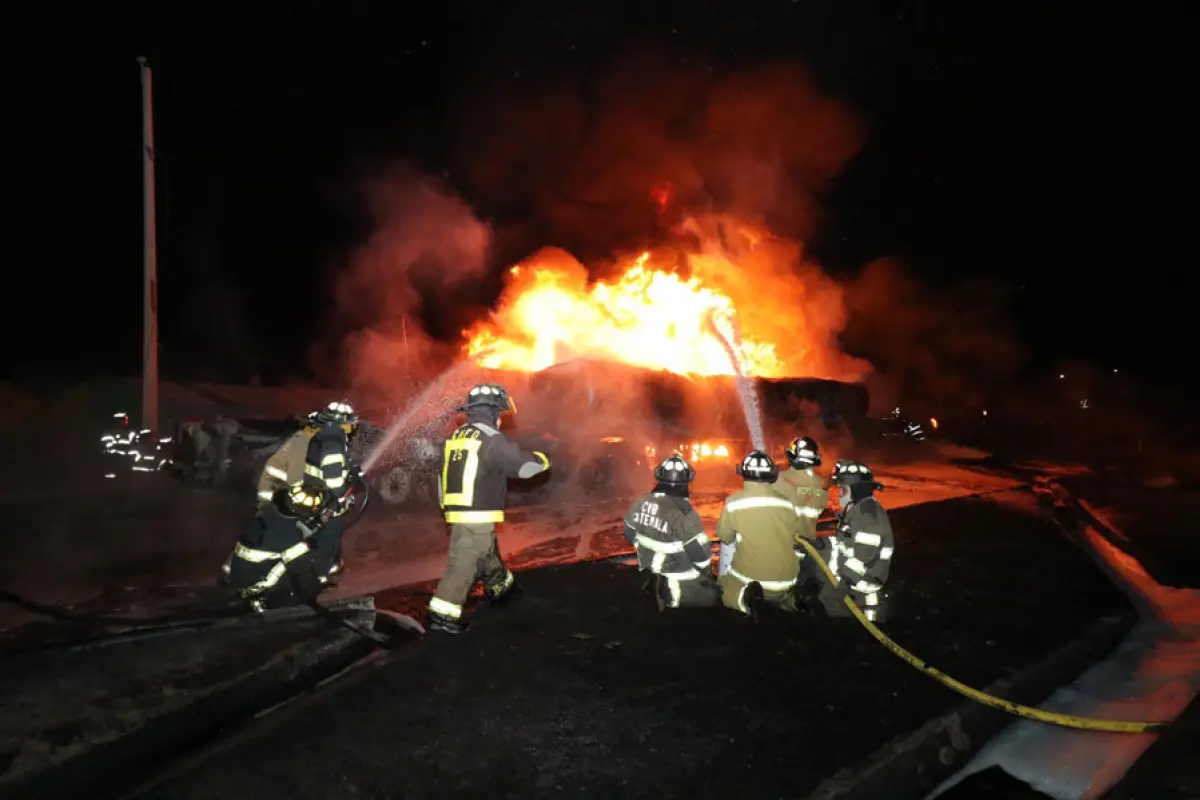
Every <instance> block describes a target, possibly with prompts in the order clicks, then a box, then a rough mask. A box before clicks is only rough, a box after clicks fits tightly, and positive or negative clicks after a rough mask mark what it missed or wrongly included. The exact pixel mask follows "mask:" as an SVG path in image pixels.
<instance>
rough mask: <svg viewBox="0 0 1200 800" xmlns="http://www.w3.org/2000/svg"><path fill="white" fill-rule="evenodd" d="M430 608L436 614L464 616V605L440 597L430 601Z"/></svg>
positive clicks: (455, 617)
mask: <svg viewBox="0 0 1200 800" xmlns="http://www.w3.org/2000/svg"><path fill="white" fill-rule="evenodd" d="M429 610H430V611H432V612H433V613H434V614H441V615H442V616H444V617H452V618H454V619H458V618H459V617H461V616H462V606H460V605H455V604H454V603H451V602H450V601H448V600H443V599H442V598H440V597H434V598H433V599H431V600H430V601H429Z"/></svg>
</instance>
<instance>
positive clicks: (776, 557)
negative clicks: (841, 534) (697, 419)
mask: <svg viewBox="0 0 1200 800" xmlns="http://www.w3.org/2000/svg"><path fill="white" fill-rule="evenodd" d="M737 473H738V475H739V476H741V478H742V480H743V488H742V490H741V491H740V492H734V493H733V494H731V495H729V497H727V498H726V499H725V507H724V508H723V509H721V518H720V519H719V520H718V521H717V539H719V540H720V542H721V558H720V565H719V567H718V573H719V574H720V577H719V578H718V583H719V584H720V586H721V602H722V603H724V604H725V605H726V606H727V607H729V608H732V609H734V610H736V611H741V612H742V613H743V614H751V615H752V616H753V615H756V614H757V605H758V603H760V602H762V601H765V602H767V603H770V604H772V605H774V606H777V607H778V608H781V609H783V610H785V611H795V610H796V597H795V592H794V590H795V586H796V577H797V574H798V571H799V560H798V559H797V558H796V551H795V541H796V536H797V534H798V533H799V520H800V519H801V518H802V512H801V510H800V507H799V506H797V505H796V504H795V503H793V502H792V501H791V500H789V499H788V498H787V497H784V496H783V495H782V494H780V493H779V492H778V491H776V485H775V483H776V480H777V479H778V477H779V469H778V468H777V467H776V466H775V462H774V461H772V460H771V457H770V456H768V455H767V454H766V453H764V452H762V451H761V450H754V451H752V452H751V453H750V454H749V455H747V456H746V457H745V458H744V459H743V460H742V463H741V464H739V465H738V467H737Z"/></svg>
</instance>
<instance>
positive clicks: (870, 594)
mask: <svg viewBox="0 0 1200 800" xmlns="http://www.w3.org/2000/svg"><path fill="white" fill-rule="evenodd" d="M829 544H830V545H832V546H830V547H826V548H825V549H824V550H823V551H821V556H822V557H823V558H825V559H826V563H829V566H830V569H831V570H833V571H834V572H835V574H836V570H837V566H838V562H839V561H840V560H841V556H842V553H841V552H840V550H841V548H840V547H839V546H838V544H837V542H834V541H830V542H829ZM806 560H807V559H806ZM802 573H803V577H804V578H811V579H812V580H815V581H816V582H817V583H818V584H820V587H821V589H820V591H819V592H818V593H817V602H819V603H820V604H821V607H822V608H824V609H825V613H826V614H828V615H829V616H831V617H849V616H851V614H850V609H848V608H846V604H845V603H843V602H842V599H841V597H840V596H839V594H838V591H837V589H836V588H835V587H834V585H833V584H832V583H830V582H829V579H828V578H826V577H825V571H824V570H822V569H821V568H820V567H818V566H817V565H815V564H812V565H809V564H805V565H804V566H803V568H802ZM846 582H847V583H848V586H847V587H846V588H847V594H848V595H849V597H850V599H851V600H853V601H854V604H855V605H857V606H858V607H859V608H861V609H862V611H863V615H864V616H865V617H866V618H867V619H869V620H870V621H871V622H884V621H885V620H886V614H887V594H886V592H884V589H883V584H881V583H880V582H878V581H874V580H871V579H870V578H862V579H859V580H855V581H853V582H849V581H846Z"/></svg>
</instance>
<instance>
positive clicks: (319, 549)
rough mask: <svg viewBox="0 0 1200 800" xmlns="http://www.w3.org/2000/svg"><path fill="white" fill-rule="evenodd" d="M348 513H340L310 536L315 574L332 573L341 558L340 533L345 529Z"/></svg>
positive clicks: (326, 574) (325, 574) (324, 574)
mask: <svg viewBox="0 0 1200 800" xmlns="http://www.w3.org/2000/svg"><path fill="white" fill-rule="evenodd" d="M348 518H349V515H348V514H341V515H340V516H336V517H334V518H333V519H331V520H329V521H328V522H326V523H325V524H324V525H322V526H321V527H319V528H318V529H317V531H316V533H314V534H313V537H312V542H311V544H312V549H313V558H314V559H315V561H316V569H317V574H318V575H322V576H328V575H332V574H334V573H335V572H336V571H337V566H338V564H340V563H341V560H342V534H343V533H345V531H346V522H347V520H348Z"/></svg>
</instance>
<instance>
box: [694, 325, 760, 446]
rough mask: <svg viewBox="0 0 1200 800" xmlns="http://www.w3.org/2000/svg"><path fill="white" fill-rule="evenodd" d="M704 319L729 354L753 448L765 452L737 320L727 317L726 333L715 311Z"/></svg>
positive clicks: (753, 388)
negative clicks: (745, 368)
mask: <svg viewBox="0 0 1200 800" xmlns="http://www.w3.org/2000/svg"><path fill="white" fill-rule="evenodd" d="M705 321H706V322H707V323H708V327H709V328H711V329H712V332H713V334H714V335H715V336H716V337H717V341H719V342H720V343H721V346H722V347H724V348H725V352H726V354H727V355H728V356H729V363H730V364H731V365H732V366H733V374H734V381H735V383H736V385H737V391H738V399H739V400H741V403H742V414H744V415H745V417H746V430H748V431H749V432H750V439H751V441H753V442H754V449H755V450H762V451H763V452H766V450H767V441H766V437H765V436H763V428H762V415H761V413H760V411H759V407H758V392H757V391H756V389H755V386H754V383H753V382H752V381H751V380H750V379H749V378H747V377H746V372H745V370H744V369H743V367H742V336H741V332H740V331H739V330H738V325H737V320H736V319H734V318H733V317H730V318H728V320H727V321H728V323H729V330H730V333H729V334H726V333H725V332H724V331H722V330H721V328H720V326H719V325H717V319H716V313H715V312H713V311H710V312H708V315H707V316H706V317H705Z"/></svg>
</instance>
